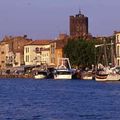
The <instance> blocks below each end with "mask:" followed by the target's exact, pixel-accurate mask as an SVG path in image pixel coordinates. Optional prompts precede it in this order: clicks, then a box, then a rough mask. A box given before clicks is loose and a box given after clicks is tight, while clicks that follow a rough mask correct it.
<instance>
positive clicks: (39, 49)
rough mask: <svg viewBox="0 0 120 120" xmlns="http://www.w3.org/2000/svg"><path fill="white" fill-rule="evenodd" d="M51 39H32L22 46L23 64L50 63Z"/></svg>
mask: <svg viewBox="0 0 120 120" xmlns="http://www.w3.org/2000/svg"><path fill="white" fill-rule="evenodd" d="M50 42H51V40H34V41H31V42H30V43H28V44H27V45H25V46H24V62H25V65H41V64H43V63H46V64H48V65H49V64H50V62H51V61H50Z"/></svg>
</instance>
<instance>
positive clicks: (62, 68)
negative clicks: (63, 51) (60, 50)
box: [54, 58, 72, 79]
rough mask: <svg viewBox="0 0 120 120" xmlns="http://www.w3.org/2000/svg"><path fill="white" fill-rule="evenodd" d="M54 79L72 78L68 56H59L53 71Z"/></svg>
mask: <svg viewBox="0 0 120 120" xmlns="http://www.w3.org/2000/svg"><path fill="white" fill-rule="evenodd" d="M54 79H72V70H71V65H70V62H69V59H68V58H59V60H58V66H57V68H56V69H55V71H54Z"/></svg>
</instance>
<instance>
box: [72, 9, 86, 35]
mask: <svg viewBox="0 0 120 120" xmlns="http://www.w3.org/2000/svg"><path fill="white" fill-rule="evenodd" d="M85 35H88V17H86V16H84V15H83V14H81V11H79V14H76V15H75V16H70V36H72V37H79V36H80V37H83V36H85Z"/></svg>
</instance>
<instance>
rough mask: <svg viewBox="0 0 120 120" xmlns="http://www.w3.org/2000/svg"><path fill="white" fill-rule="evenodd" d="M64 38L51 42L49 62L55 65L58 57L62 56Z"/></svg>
mask: <svg viewBox="0 0 120 120" xmlns="http://www.w3.org/2000/svg"><path fill="white" fill-rule="evenodd" d="M66 43H67V40H66V39H61V40H54V41H52V42H51V63H52V64H55V66H57V64H58V60H59V58H63V57H64V46H65V44H66Z"/></svg>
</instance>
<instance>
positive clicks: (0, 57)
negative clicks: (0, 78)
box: [0, 41, 9, 70]
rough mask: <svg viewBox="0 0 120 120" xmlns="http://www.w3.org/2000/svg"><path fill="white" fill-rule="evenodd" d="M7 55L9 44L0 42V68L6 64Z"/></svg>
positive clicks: (3, 67)
mask: <svg viewBox="0 0 120 120" xmlns="http://www.w3.org/2000/svg"><path fill="white" fill-rule="evenodd" d="M8 55H9V44H7V43H6V42H3V41H2V42H0V69H1V70H3V69H5V68H6V66H7V59H8V58H7V57H8Z"/></svg>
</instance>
